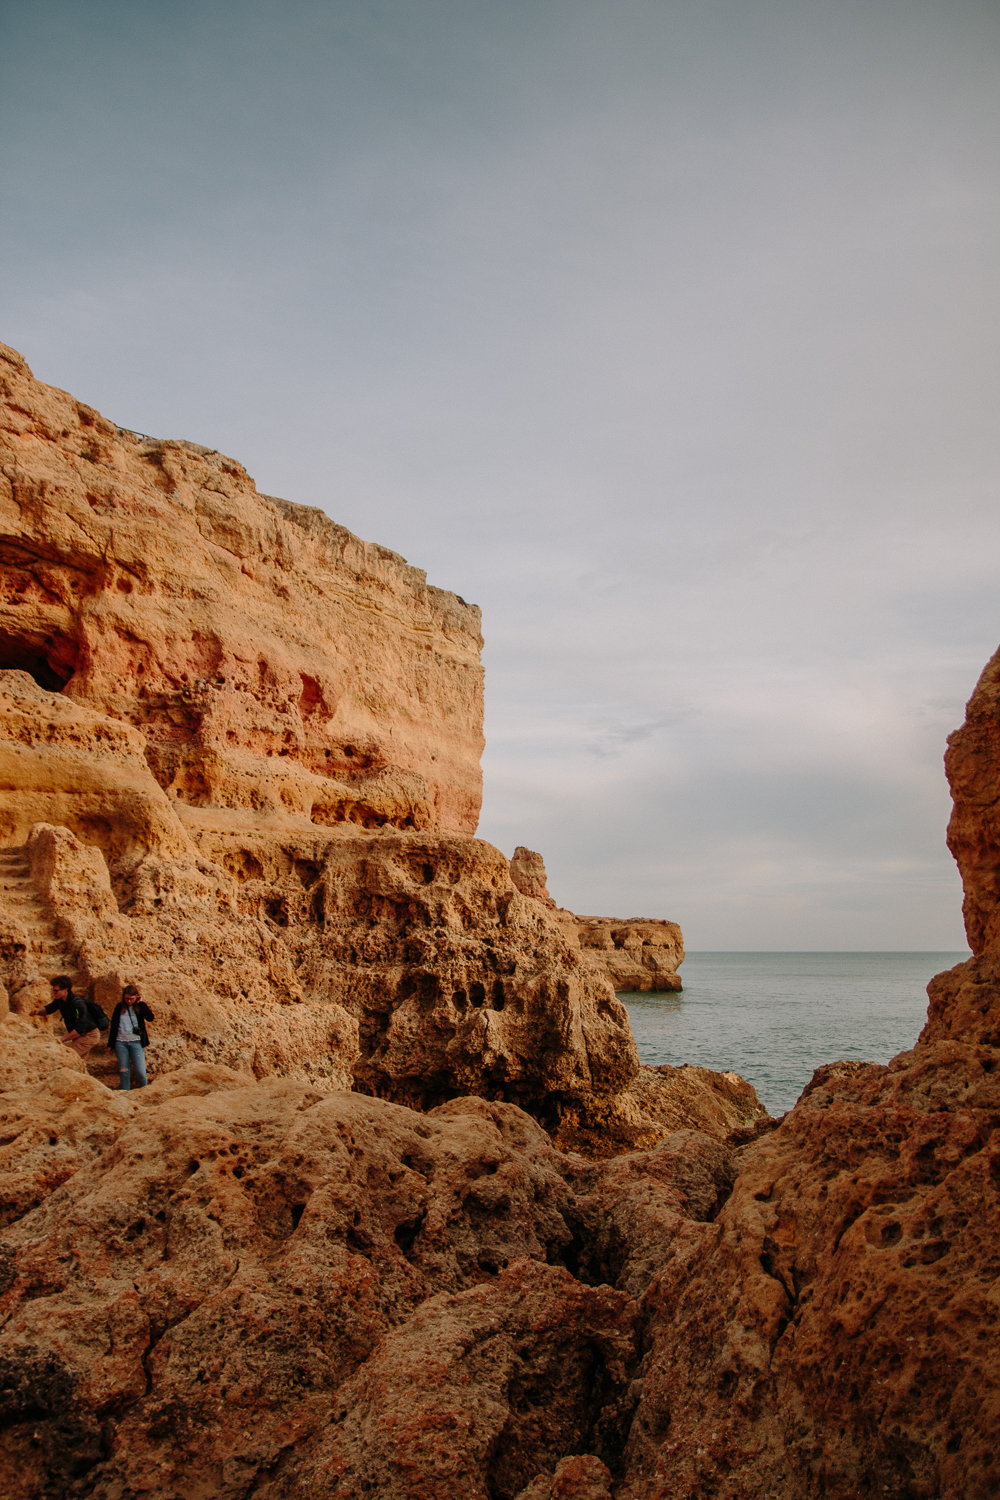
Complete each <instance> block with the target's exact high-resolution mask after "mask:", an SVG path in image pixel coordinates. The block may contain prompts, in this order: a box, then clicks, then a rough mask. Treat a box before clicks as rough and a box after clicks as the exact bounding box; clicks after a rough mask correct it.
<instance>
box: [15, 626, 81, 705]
mask: <svg viewBox="0 0 1000 1500" xmlns="http://www.w3.org/2000/svg"><path fill="white" fill-rule="evenodd" d="M76 655H77V649H76V644H75V642H73V641H71V640H70V639H69V638H68V637H67V636H62V635H45V636H34V635H32V636H27V635H25V636H20V635H15V634H14V633H13V632H12V631H9V630H0V671H6V672H27V673H28V675H29V677H33V678H34V680H35V681H36V682H37V683H38V686H39V687H40V688H44V689H45V691H46V692H47V693H61V692H62V690H63V688H64V687H65V686H66V684H67V682H69V680H70V678H71V677H72V676H73V673H74V672H75V671H76Z"/></svg>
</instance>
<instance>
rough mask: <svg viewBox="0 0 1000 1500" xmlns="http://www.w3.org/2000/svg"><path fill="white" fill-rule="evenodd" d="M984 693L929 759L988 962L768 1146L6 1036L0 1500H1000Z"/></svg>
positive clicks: (997, 1191) (834, 1073)
mask: <svg viewBox="0 0 1000 1500" xmlns="http://www.w3.org/2000/svg"><path fill="white" fill-rule="evenodd" d="M998 674H1000V657H998V659H997V660H996V661H995V662H994V663H992V664H991V667H990V669H989V671H988V673H987V675H986V677H985V678H984V680H983V683H982V684H981V686H980V689H979V690H978V691H977V694H976V695H975V696H974V698H973V700H972V702H971V703H970V707H969V717H968V721H967V726H966V729H965V730H963V731H962V732H961V733H960V734H959V735H958V736H957V737H956V738H955V739H954V740H953V741H952V746H951V750H950V752H949V771H950V774H951V776H952V780H953V785H954V788H955V793H956V817H955V820H954V822H953V824H952V830H951V837H952V842H953V847H954V850H955V853H956V857H957V858H958V860H959V862H960V864H961V866H962V868H963V873H964V874H965V878H966V881H967V900H968V903H969V910H970V911H971V912H972V914H973V915H972V917H971V918H970V937H972V938H974V940H975V943H976V957H975V958H974V959H973V960H971V961H970V963H969V964H967V965H962V966H960V967H959V969H958V970H957V971H953V972H952V973H951V974H950V975H947V976H942V978H941V979H939V980H938V981H935V983H934V984H933V985H932V987H931V988H932V1009H931V1016H930V1018H929V1022H928V1027H927V1029H926V1030H925V1032H924V1034H923V1036H922V1037H921V1039H920V1040H919V1041H918V1043H917V1045H916V1046H915V1047H914V1048H913V1049H912V1050H911V1051H909V1052H906V1053H903V1054H902V1055H901V1056H899V1057H897V1058H895V1059H894V1060H893V1061H892V1062H891V1063H890V1064H889V1065H888V1066H887V1067H882V1066H877V1065H874V1064H866V1063H839V1064H838V1063H834V1064H831V1065H829V1066H828V1067H825V1068H821V1069H820V1070H819V1072H818V1073H817V1075H816V1076H815V1078H814V1079H813V1082H812V1084H811V1085H810V1087H809V1088H808V1089H807V1090H806V1092H805V1094H804V1095H803V1097H802V1099H801V1100H800V1101H799V1103H798V1104H797V1105H796V1107H795V1109H793V1110H792V1111H791V1112H790V1113H789V1114H788V1115H787V1116H786V1117H785V1118H784V1120H783V1121H782V1122H781V1123H780V1124H778V1125H777V1126H776V1128H771V1127H769V1126H767V1125H765V1126H764V1127H763V1128H762V1129H761V1128H757V1129H749V1130H747V1131H745V1132H743V1133H742V1135H740V1134H737V1135H735V1136H734V1137H732V1139H731V1140H730V1141H729V1143H728V1144H726V1143H723V1142H720V1141H718V1140H713V1139H711V1138H710V1137H709V1136H707V1135H705V1134H704V1133H701V1132H697V1131H683V1130H682V1131H679V1132H675V1133H673V1134H671V1135H669V1136H667V1137H666V1138H665V1139H663V1140H661V1141H660V1142H659V1143H658V1144H657V1145H655V1146H654V1147H653V1148H652V1149H650V1150H644V1151H633V1152H630V1153H627V1154H624V1155H619V1156H616V1157H615V1158H614V1159H613V1160H611V1161H608V1162H604V1163H596V1162H593V1161H587V1160H585V1159H584V1158H583V1157H581V1156H577V1155H574V1154H573V1153H572V1152H571V1151H562V1150H558V1149H556V1148H555V1147H554V1146H553V1144H552V1142H551V1141H550V1139H549V1138H548V1136H547V1135H546V1134H545V1133H544V1132H543V1131H542V1130H541V1129H540V1128H539V1126H538V1125H537V1124H536V1123H535V1122H534V1121H533V1120H532V1119H531V1118H530V1117H529V1116H528V1115H526V1114H525V1113H524V1112H522V1111H521V1110H520V1109H518V1107H517V1106H516V1105H515V1104H512V1103H509V1102H502V1101H488V1100H485V1099H482V1098H472V1099H469V1098H466V1099H453V1100H450V1101H448V1102H445V1103H443V1104H441V1105H439V1106H437V1107H436V1108H434V1109H432V1110H431V1111H430V1112H428V1113H416V1112H414V1111H412V1110H409V1109H407V1108H405V1107H403V1106H401V1105H398V1104H394V1103H391V1102H387V1101H385V1100H381V1099H374V1098H366V1097H363V1096H361V1095H359V1094H357V1093H346V1092H341V1093H336V1092H329V1091H326V1090H325V1089H324V1088H322V1087H316V1086H314V1085H312V1084H310V1083H309V1082H308V1081H305V1080H302V1079H294V1078H281V1077H275V1076H272V1077H267V1078H264V1079H262V1080H261V1081H259V1082H255V1081H251V1080H250V1079H249V1077H248V1075H247V1074H246V1073H245V1072H243V1073H240V1072H235V1071H232V1070H230V1069H227V1068H225V1067H223V1066H222V1065H220V1064H207V1063H204V1062H190V1063H188V1064H186V1065H185V1066H183V1067H181V1068H179V1069H177V1070H176V1071H173V1072H170V1073H166V1074H164V1075H163V1076H162V1077H161V1078H160V1079H159V1080H158V1081H157V1082H156V1083H155V1084H154V1085H153V1086H152V1087H151V1088H149V1089H147V1090H144V1091H142V1092H141V1093H134V1094H131V1095H122V1094H117V1093H114V1092H112V1091H110V1090H108V1089H106V1088H104V1087H103V1085H101V1084H100V1083H99V1082H97V1081H96V1080H95V1079H93V1078H91V1077H89V1076H88V1074H87V1073H86V1071H85V1070H84V1069H83V1067H82V1065H81V1064H80V1063H79V1062H78V1060H76V1059H74V1058H67V1056H66V1054H65V1052H64V1051H63V1050H62V1049H59V1048H58V1047H57V1046H56V1044H55V1043H54V1041H53V1040H52V1039H51V1038H50V1037H49V1036H47V1035H46V1034H44V1033H42V1032H40V1031H38V1030H36V1028H35V1026H34V1025H33V1023H30V1022H28V1021H26V1020H25V1019H23V1018H22V1017H20V1016H18V1015H14V1014H11V1015H9V1016H8V1018H7V1020H6V1022H5V1023H4V1024H3V1026H2V1028H0V1030H2V1033H3V1038H2V1041H3V1045H2V1047H0V1088H2V1098H0V1123H2V1126H3V1129H2V1139H3V1142H4V1144H3V1145H2V1146H0V1182H2V1184H3V1194H2V1202H3V1208H4V1216H5V1219H6V1225H5V1227H4V1229H3V1232H2V1240H0V1319H2V1322H0V1421H2V1422H3V1424H4V1434H3V1436H4V1442H3V1445H2V1450H0V1454H2V1456H0V1484H2V1487H3V1491H4V1493H5V1494H7V1495H10V1496H11V1497H13V1500H36V1497H40V1496H67V1495H80V1496H92V1497H95V1500H138V1497H139V1496H140V1495H143V1494H149V1493H154V1494H157V1495H159V1496H164V1497H175V1500H201V1497H203V1496H205V1495H207V1494H211V1495H213V1496H217V1497H233V1500H243V1497H249V1496H254V1497H260V1500H279V1497H281V1500H286V1497H293V1496H294V1497H302V1500H305V1497H306V1496H308V1497H310V1500H315V1497H323V1496H328V1497H336V1500H348V1497H350V1500H354V1497H356V1496H359V1495H366V1494H367V1495H375V1494H377V1495H378V1496H379V1497H380V1500H381V1497H386V1500H404V1497H405V1500H418V1497H419V1500H430V1497H434V1500H450V1497H456V1500H458V1497H462V1500H466V1497H472V1500H487V1497H489V1500H557V1497H558V1500H611V1497H614V1500H666V1497H668V1496H669V1497H671V1500H673V1497H678V1500H701V1497H703V1496H706V1495H713V1496H716V1497H723V1500H765V1497H771V1496H774V1495H781V1496H782V1497H783V1500H786V1497H788V1500H813V1497H816V1496H819V1495H828V1496H855V1495H857V1496H860V1495H875V1494H877V1495H889V1496H895V1497H897V1500H917V1497H928V1500H929V1497H939V1496H940V1497H945V1496H947V1497H951V1496H962V1497H963V1500H987V1497H992V1496H993V1495H994V1494H995V1493H996V1489H997V1482H998V1472H997V1464H996V1459H995V1450H994V1447H993V1443H994V1436H993V1434H994V1431H995V1428H996V1425H997V1420H998V1417H1000V1411H998V1405H1000V1403H998V1396H997V1389H998V1387H997V1379H996V1370H995V1366H996V1353H995V1348H996V1336H995V1335H996V1330H997V1317H998V1307H1000V1250H998V1246H1000V1165H998V1144H997V1143H998V1141H1000V1082H998V1079H1000V1068H998V1064H1000V1047H998V1046H997V1043H996V1027H997V1025H998V1019H997V1018H998V1015H1000V986H998V985H997V983H996V980H995V978H994V977H993V976H994V970H993V968H992V967H991V966H992V965H993V964H995V962H996V960H997V946H996V933H997V930H998V923H997V903H996V901H995V900H994V899H992V898H991V896H990V888H989V884H988V878H987V877H988V872H987V873H986V875H984V855H983V850H984V848H985V847H986V845H987V840H988V837H989V819H990V817H991V816H992V811H991V809H992V808H993V807H994V806H995V804H996V801H997V793H998V790H1000V788H998V785H997V781H996V773H995V769H994V768H995V765H996V763H997V761H996V757H997V736H998V735H1000V728H998V727H997V724H998V721H997V719H996V717H995V715H994V716H992V717H991V715H990V703H991V698H992V694H993V692H994V685H995V683H996V682H997V680H998ZM976 807H979V808H981V809H982V821H983V823H985V825H986V826H985V831H984V829H983V827H982V825H981V823H980V822H979V821H977V819H976V818H975V817H974V816H973V814H972V812H970V809H974V808H976ZM71 837H72V836H71V835H65V836H64V837H63V839H62V841H61V842H60V838H59V837H58V836H57V835H53V834H49V833H47V832H46V831H44V830H42V831H40V832H39V833H37V834H36V835H35V845H37V846H39V847H38V848H37V858H38V861H39V868H40V869H41V870H42V871H43V872H49V873H47V874H44V878H46V879H58V878H59V877H58V870H59V866H60V858H61V855H60V849H61V847H62V845H64V844H65V839H67V838H71ZM70 856H72V857H73V858H76V857H77V851H76V850H74V849H72V848H70V849H69V851H68V854H67V855H66V858H67V859H68V858H69V857H70ZM30 857H31V858H32V859H35V858H36V850H35V848H34V847H33V848H32V850H31V851H30ZM93 875H94V878H95V881H96V882H97V884H98V885H100V890H103V891H104V892H105V896H106V894H107V888H106V886H105V885H104V884H101V883H100V881H99V880H98V877H100V875H101V871H100V870H99V869H98V868H97V867H96V866H94V868H93ZM40 878H43V877H42V876H40ZM94 899H95V900H99V899H100V896H99V892H98V894H96V895H95V897H94ZM110 915H111V917H112V920H113V913H111V914H110ZM949 1030H950V1031H951V1032H953V1033H954V1034H951V1035H949V1034H948V1033H949Z"/></svg>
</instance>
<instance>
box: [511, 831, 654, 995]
mask: <svg viewBox="0 0 1000 1500" xmlns="http://www.w3.org/2000/svg"><path fill="white" fill-rule="evenodd" d="M510 878H511V879H512V880H513V882H514V884H515V885H516V886H517V888H518V890H519V891H520V892H521V894H522V895H523V896H529V897H530V898H531V899H532V900H533V901H538V902H540V903H541V905H542V906H544V907H546V908H547V909H548V910H549V911H550V912H551V914H552V916H553V917H554V918H555V920H556V921H557V922H558V923H559V926H560V928H561V929H562V931H563V934H564V936H565V937H566V939H567V941H568V942H569V943H570V945H571V946H572V947H573V948H575V949H579V951H580V953H581V955H582V957H583V958H584V960H585V961H586V962H587V963H588V964H589V965H590V967H591V968H592V969H593V970H594V971H595V972H596V973H598V974H600V975H602V976H603V977H604V978H605V979H607V980H608V982H609V984H610V985H611V986H612V988H613V989H614V990H616V991H635V990H670V991H675V992H676V991H677V990H680V989H682V988H683V985H682V984H681V977H680V975H679V974H678V972H677V970H678V969H679V968H680V966H681V964H682V963H683V962H684V938H683V936H682V934H681V930H680V928H679V927H678V925H677V923H676V922H668V921H665V920H663V919H662V918H658V917H578V916H576V915H575V914H574V913H573V912H571V911H567V910H566V908H565V907H562V906H557V905H556V903H555V901H554V900H553V899H552V897H551V896H550V895H549V888H548V884H547V877H546V874H545V861H544V860H543V859H542V856H541V855H540V854H538V853H536V852H535V850H533V849H526V848H524V846H523V845H521V846H520V847H518V848H517V849H515V850H514V854H513V856H512V858H511V862H510Z"/></svg>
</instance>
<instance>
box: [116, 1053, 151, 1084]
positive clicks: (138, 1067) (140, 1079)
mask: <svg viewBox="0 0 1000 1500" xmlns="http://www.w3.org/2000/svg"><path fill="white" fill-rule="evenodd" d="M115 1056H116V1057H117V1058H118V1075H119V1077H120V1079H121V1087H122V1088H123V1089H128V1088H131V1087H132V1085H131V1083H130V1082H129V1063H130V1062H131V1064H132V1072H133V1073H134V1074H135V1086H136V1088H137V1089H144V1088H145V1087H146V1053H145V1051H144V1050H143V1045H142V1043H141V1042H115Z"/></svg>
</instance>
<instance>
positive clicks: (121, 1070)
mask: <svg viewBox="0 0 1000 1500" xmlns="http://www.w3.org/2000/svg"><path fill="white" fill-rule="evenodd" d="M154 1019H155V1018H154V1016H153V1012H152V1011H151V1010H150V1008H149V1006H148V1005H147V1004H146V1002H145V1000H143V998H142V996H141V995H140V994H139V991H138V989H137V988H136V986H135V985H134V984H127V985H126V986H125V988H124V989H123V990H122V997H121V1000H120V1001H119V1002H118V1004H117V1005H116V1006H115V1008H114V1010H113V1011H112V1013H111V1030H110V1031H109V1032H108V1051H109V1052H113V1053H114V1054H115V1056H116V1057H117V1058H118V1077H119V1079H120V1083H119V1087H120V1088H123V1089H130V1088H131V1087H132V1084H131V1081H130V1077H129V1069H130V1067H131V1071H132V1072H133V1073H134V1074H135V1086H136V1088H137V1089H142V1088H145V1087H146V1051H145V1049H146V1048H147V1047H148V1046H149V1034H148V1032H147V1031H146V1022H147V1021H152V1020H154Z"/></svg>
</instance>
